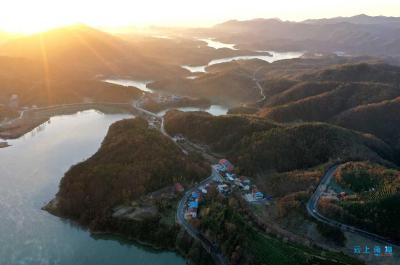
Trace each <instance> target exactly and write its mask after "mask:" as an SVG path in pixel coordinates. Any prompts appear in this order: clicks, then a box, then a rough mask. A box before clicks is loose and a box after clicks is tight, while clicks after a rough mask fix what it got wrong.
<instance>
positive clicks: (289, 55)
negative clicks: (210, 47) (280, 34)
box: [182, 51, 304, 73]
mask: <svg viewBox="0 0 400 265" xmlns="http://www.w3.org/2000/svg"><path fill="white" fill-rule="evenodd" d="M260 52H262V51H260ZM267 52H269V53H270V54H271V55H272V56H266V55H248V56H246V55H243V56H233V57H227V58H222V59H215V60H212V61H210V62H209V63H208V64H207V65H199V66H189V65H182V67H183V68H185V69H187V70H189V71H191V72H192V73H196V72H202V73H205V72H206V68H207V66H211V65H214V64H219V63H227V62H231V61H234V60H251V59H260V60H263V61H267V62H269V63H272V62H275V61H279V60H285V59H293V58H299V57H300V56H302V55H303V54H304V53H303V52H274V51H267Z"/></svg>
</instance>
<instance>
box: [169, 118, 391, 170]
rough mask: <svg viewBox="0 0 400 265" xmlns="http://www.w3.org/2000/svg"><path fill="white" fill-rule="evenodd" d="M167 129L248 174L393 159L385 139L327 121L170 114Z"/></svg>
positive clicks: (383, 161) (384, 161) (385, 161)
mask: <svg viewBox="0 0 400 265" xmlns="http://www.w3.org/2000/svg"><path fill="white" fill-rule="evenodd" d="M165 124H166V130H167V131H168V132H169V133H171V134H177V133H181V134H183V135H184V136H185V137H187V138H188V139H190V140H193V141H195V142H199V143H202V144H207V145H209V146H210V147H211V148H212V149H214V150H217V151H222V152H228V156H229V157H230V158H231V159H232V160H233V161H235V162H236V163H237V164H238V165H239V167H240V168H241V170H243V171H245V172H246V173H252V174H254V173H256V172H258V171H261V172H263V171H264V172H265V171H266V172H267V171H271V170H272V171H274V170H275V171H279V172H283V171H291V170H295V169H304V168H310V167H313V166H317V165H320V164H324V163H326V162H329V161H333V160H337V159H340V160H360V159H364V160H373V161H378V162H381V163H387V161H388V160H389V161H393V160H394V159H395V157H394V153H393V151H392V150H391V148H390V147H389V145H387V144H385V143H384V142H382V141H381V140H379V139H377V138H375V137H372V136H366V135H362V134H358V133H356V132H353V131H350V130H348V129H344V128H341V127H336V126H332V125H329V124H324V123H304V124H297V125H276V124H274V123H271V122H268V121H266V120H263V119H260V118H258V117H254V116H240V115H239V116H236V115H233V116H230V115H228V116H218V117H214V116H211V115H208V114H205V113H201V112H197V113H184V112H177V111H174V112H168V113H167V115H166V118H165Z"/></svg>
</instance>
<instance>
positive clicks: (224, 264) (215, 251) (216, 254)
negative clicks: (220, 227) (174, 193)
mask: <svg viewBox="0 0 400 265" xmlns="http://www.w3.org/2000/svg"><path fill="white" fill-rule="evenodd" d="M213 174H214V171H212V174H211V175H210V176H209V177H208V178H206V179H205V180H203V181H201V182H200V183H198V184H197V185H196V186H195V187H193V188H191V189H189V190H188V191H186V193H185V195H184V196H183V197H182V199H181V200H180V201H179V204H178V208H177V210H176V220H177V222H178V223H179V224H180V225H181V226H182V227H183V228H184V229H185V230H186V231H187V232H188V234H189V235H191V236H192V237H193V238H195V239H197V240H199V241H200V242H201V244H202V246H203V247H204V248H205V249H206V250H207V252H209V253H210V254H211V256H212V257H213V258H214V260H215V261H216V262H217V263H218V264H220V265H229V262H228V261H227V260H226V259H225V257H224V255H223V254H222V253H221V251H220V249H219V248H218V247H217V246H216V245H215V244H213V243H212V242H210V241H209V240H208V239H207V238H205V237H204V236H203V235H202V234H201V233H200V231H198V230H197V229H195V228H194V227H193V226H191V225H190V224H189V223H188V222H187V221H186V219H185V203H186V202H187V201H188V199H189V197H190V195H191V194H192V192H193V191H196V190H197V189H198V188H199V187H200V186H204V185H206V184H207V183H209V182H211V181H212V179H213V177H214V175H213Z"/></svg>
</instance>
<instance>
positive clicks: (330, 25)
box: [204, 15, 400, 56]
mask: <svg viewBox="0 0 400 265" xmlns="http://www.w3.org/2000/svg"><path fill="white" fill-rule="evenodd" d="M398 21H399V18H398V17H393V18H390V17H369V16H365V15H361V16H355V17H350V18H334V19H326V20H311V21H303V22H292V21H282V20H279V19H253V20H244V21H238V20H231V21H227V22H224V23H221V24H218V25H216V26H214V27H213V28H211V29H208V30H204V31H205V32H207V33H208V34H209V35H211V36H214V37H216V38H217V39H218V40H221V41H223V42H225V43H236V44H238V45H237V46H238V47H241V48H248V49H255V50H284V51H310V52H336V51H342V52H346V53H348V54H352V55H365V54H370V55H374V56H379V55H382V56H398V55H399V47H398V46H397V47H396V45H394V44H395V43H398V41H399V37H398V30H399V28H400V23H399V22H398Z"/></svg>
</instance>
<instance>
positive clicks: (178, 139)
mask: <svg viewBox="0 0 400 265" xmlns="http://www.w3.org/2000/svg"><path fill="white" fill-rule="evenodd" d="M173 139H174V141H175V142H177V143H183V142H184V141H185V137H183V135H182V134H177V135H175V136H174V137H173Z"/></svg>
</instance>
